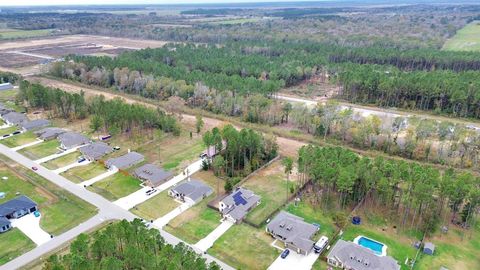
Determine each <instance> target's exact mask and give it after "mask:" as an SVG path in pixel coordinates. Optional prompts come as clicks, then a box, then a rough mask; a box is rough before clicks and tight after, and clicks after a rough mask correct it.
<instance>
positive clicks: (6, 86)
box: [0, 83, 13, 91]
mask: <svg viewBox="0 0 480 270" xmlns="http://www.w3.org/2000/svg"><path fill="white" fill-rule="evenodd" d="M12 89H13V85H12V84H11V83H0V91H7V90H12Z"/></svg>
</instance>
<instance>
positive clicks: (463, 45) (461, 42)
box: [443, 21, 480, 51]
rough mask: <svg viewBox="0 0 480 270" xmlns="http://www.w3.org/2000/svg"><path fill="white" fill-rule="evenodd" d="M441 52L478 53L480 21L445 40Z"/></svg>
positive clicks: (479, 49)
mask: <svg viewBox="0 0 480 270" xmlns="http://www.w3.org/2000/svg"><path fill="white" fill-rule="evenodd" d="M443 50H449V51H480V21H474V22H471V23H470V24H468V25H466V26H465V27H464V28H462V29H460V30H459V31H457V34H456V35H455V36H454V37H452V38H451V39H449V40H447V42H445V44H444V45H443Z"/></svg>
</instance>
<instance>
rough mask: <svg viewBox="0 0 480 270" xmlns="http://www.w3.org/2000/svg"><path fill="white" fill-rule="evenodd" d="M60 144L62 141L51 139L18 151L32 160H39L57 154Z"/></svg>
mask: <svg viewBox="0 0 480 270" xmlns="http://www.w3.org/2000/svg"><path fill="white" fill-rule="evenodd" d="M59 146H60V143H59V142H58V141H57V140H50V141H46V142H42V143H39V144H36V145H33V146H30V147H26V148H23V149H21V150H20V151H18V152H19V153H20V154H22V155H24V156H26V157H28V158H30V159H32V160H37V159H40V158H43V157H47V156H50V155H53V154H55V153H56V152H58V151H59V149H58V147H59Z"/></svg>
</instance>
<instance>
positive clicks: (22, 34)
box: [0, 29, 52, 40]
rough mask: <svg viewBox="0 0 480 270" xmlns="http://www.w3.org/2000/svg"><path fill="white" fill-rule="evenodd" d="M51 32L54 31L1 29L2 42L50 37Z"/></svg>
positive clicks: (0, 37)
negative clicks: (4, 40) (5, 40)
mask: <svg viewBox="0 0 480 270" xmlns="http://www.w3.org/2000/svg"><path fill="white" fill-rule="evenodd" d="M51 32H52V29H40V30H20V29H0V40H1V39H14V38H32V37H41V36H48V35H49V34H50V33H51Z"/></svg>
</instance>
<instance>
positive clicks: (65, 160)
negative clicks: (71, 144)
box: [42, 151, 82, 170]
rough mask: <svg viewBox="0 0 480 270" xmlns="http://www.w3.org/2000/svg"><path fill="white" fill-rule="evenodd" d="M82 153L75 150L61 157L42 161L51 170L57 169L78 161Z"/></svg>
mask: <svg viewBox="0 0 480 270" xmlns="http://www.w3.org/2000/svg"><path fill="white" fill-rule="evenodd" d="M81 155H82V154H81V153H80V152H78V151H75V152H73V153H70V154H66V155H64V156H61V157H59V158H56V159H52V160H49V161H47V162H45V163H42V165H43V166H44V167H45V168H47V169H49V170H55V169H58V168H62V167H65V166H67V165H69V164H72V163H74V162H76V161H77V160H78V158H79V157H80V156H81Z"/></svg>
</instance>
